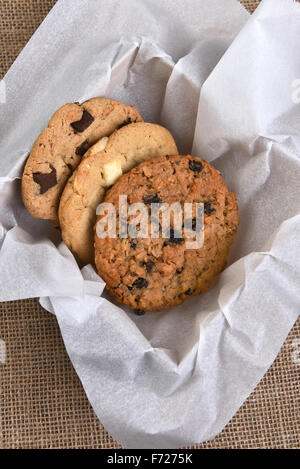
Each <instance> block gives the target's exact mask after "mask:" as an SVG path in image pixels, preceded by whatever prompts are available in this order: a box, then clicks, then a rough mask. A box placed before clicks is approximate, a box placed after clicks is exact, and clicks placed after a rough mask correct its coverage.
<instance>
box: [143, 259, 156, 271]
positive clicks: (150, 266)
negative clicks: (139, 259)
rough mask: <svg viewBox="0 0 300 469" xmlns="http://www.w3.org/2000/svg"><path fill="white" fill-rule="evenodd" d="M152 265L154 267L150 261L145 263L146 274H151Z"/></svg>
mask: <svg viewBox="0 0 300 469" xmlns="http://www.w3.org/2000/svg"><path fill="white" fill-rule="evenodd" d="M154 265H155V264H154V262H151V261H150V262H146V263H145V267H146V271H147V272H148V273H150V272H152V269H153V267H154Z"/></svg>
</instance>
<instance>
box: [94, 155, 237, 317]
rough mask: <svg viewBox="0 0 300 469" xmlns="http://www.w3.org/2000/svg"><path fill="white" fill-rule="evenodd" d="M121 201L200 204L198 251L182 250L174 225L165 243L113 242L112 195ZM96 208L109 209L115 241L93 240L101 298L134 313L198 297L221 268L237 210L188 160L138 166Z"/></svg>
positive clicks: (218, 184)
mask: <svg viewBox="0 0 300 469" xmlns="http://www.w3.org/2000/svg"><path fill="white" fill-rule="evenodd" d="M123 194H126V195H127V197H128V204H133V203H140V202H143V203H144V204H146V205H148V206H149V204H150V203H167V204H173V203H174V202H179V203H180V204H181V206H182V204H183V203H185V202H188V203H191V204H195V203H201V207H202V208H204V227H203V228H204V244H203V246H202V247H200V248H196V249H187V243H186V232H185V230H182V234H181V235H180V236H179V235H176V234H175V232H174V220H173V225H172V221H171V226H173V229H172V228H171V230H170V236H169V238H167V239H166V238H163V237H162V236H160V237H159V238H157V239H153V237H152V238H150V237H149V238H146V237H144V238H143V237H137V238H135V239H133V238H130V237H128V238H127V239H125V238H121V237H120V236H119V233H118V224H119V215H120V213H119V196H120V195H123ZM104 202H106V203H112V204H113V205H114V207H115V209H116V215H117V224H116V226H117V237H115V238H112V237H107V238H101V237H98V236H97V234H96V236H95V262H96V267H97V270H98V272H99V275H100V276H101V277H102V278H103V280H104V281H105V282H106V288H107V290H108V292H109V293H110V294H111V295H113V296H114V297H115V298H116V299H117V300H118V301H119V302H120V303H123V304H125V305H128V306H129V307H131V308H134V309H135V310H136V312H137V313H138V314H141V313H142V312H143V311H157V310H162V309H166V308H169V307H171V306H175V305H179V304H181V303H183V302H184V301H185V300H186V299H187V298H189V297H190V296H191V295H198V294H199V293H203V292H205V291H206V290H208V288H209V287H210V285H211V284H212V281H213V280H214V278H215V277H216V276H217V275H218V274H219V273H220V272H221V271H222V270H223V269H224V268H225V265H226V258H227V255H228V252H229V247H230V245H231V244H232V242H233V240H234V237H235V235H236V232H237V228H238V206H237V202H236V199H235V196H234V194H233V193H232V192H229V191H228V189H227V187H226V185H225V183H224V181H223V179H222V177H221V175H220V173H219V171H217V170H216V169H215V168H213V167H212V166H211V165H210V164H209V163H208V162H207V161H205V160H202V159H200V158H194V157H192V156H163V157H161V158H158V159H155V160H149V161H146V162H144V163H141V164H140V165H139V166H137V167H136V168H134V169H132V170H131V171H130V172H128V173H127V174H125V175H123V176H122V177H121V178H120V179H119V180H118V181H117V182H116V184H115V185H114V186H113V187H112V188H111V189H110V190H109V191H108V192H107V194H106V197H105V199H104ZM202 204H204V205H202ZM97 220H98V222H99V220H101V216H98V218H97ZM192 221H194V219H193V220H192ZM150 224H151V219H150V218H149V225H150ZM149 229H150V226H149ZM149 232H150V231H149ZM189 238H190V235H189Z"/></svg>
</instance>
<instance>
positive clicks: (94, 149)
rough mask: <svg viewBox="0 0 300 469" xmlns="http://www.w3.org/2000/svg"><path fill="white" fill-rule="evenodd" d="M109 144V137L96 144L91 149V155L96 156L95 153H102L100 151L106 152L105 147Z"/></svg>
mask: <svg viewBox="0 0 300 469" xmlns="http://www.w3.org/2000/svg"><path fill="white" fill-rule="evenodd" d="M107 143H108V137H103V138H101V140H99V142H97V143H95V145H93V146H92V148H91V149H90V153H89V154H90V155H94V154H95V153H100V151H103V150H105V147H106V145H107Z"/></svg>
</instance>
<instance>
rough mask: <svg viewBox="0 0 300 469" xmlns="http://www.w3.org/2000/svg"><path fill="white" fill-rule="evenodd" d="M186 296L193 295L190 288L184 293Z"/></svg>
mask: <svg viewBox="0 0 300 469" xmlns="http://www.w3.org/2000/svg"><path fill="white" fill-rule="evenodd" d="M184 294H185V295H189V296H191V295H192V294H193V292H192V290H191V289H190V288H189V289H188V290H187V291H186V292H184Z"/></svg>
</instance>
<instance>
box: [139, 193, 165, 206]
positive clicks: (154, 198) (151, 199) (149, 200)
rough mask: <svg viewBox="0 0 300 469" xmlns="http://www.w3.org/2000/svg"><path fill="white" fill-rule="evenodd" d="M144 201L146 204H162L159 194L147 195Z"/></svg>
mask: <svg viewBox="0 0 300 469" xmlns="http://www.w3.org/2000/svg"><path fill="white" fill-rule="evenodd" d="M143 200H144V203H145V204H160V203H161V202H162V200H161V199H160V198H159V197H158V195H157V194H150V195H146V196H145V197H144V198H143Z"/></svg>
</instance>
